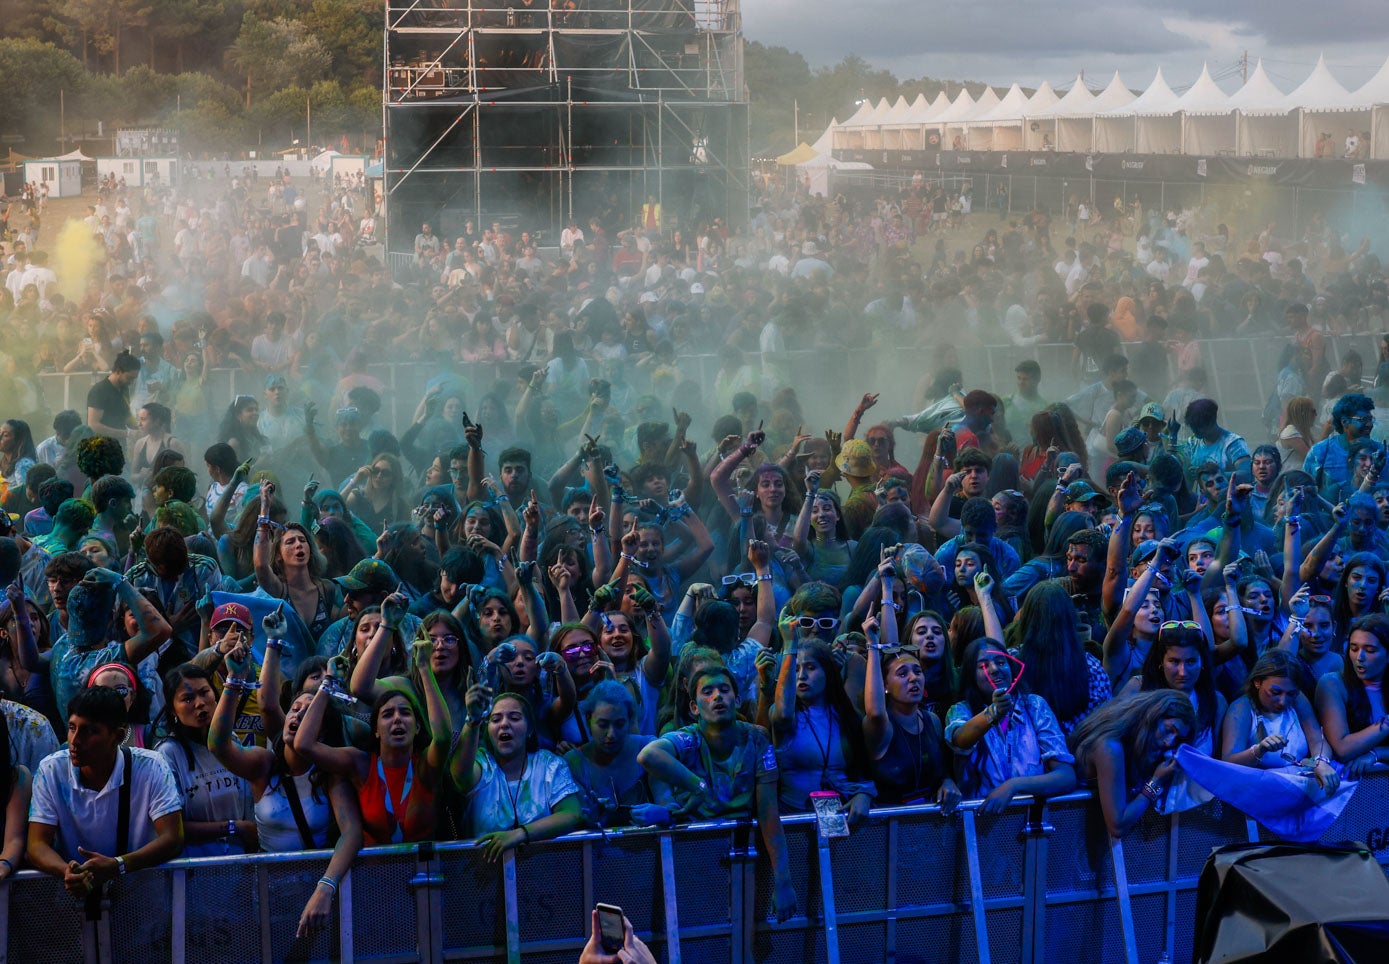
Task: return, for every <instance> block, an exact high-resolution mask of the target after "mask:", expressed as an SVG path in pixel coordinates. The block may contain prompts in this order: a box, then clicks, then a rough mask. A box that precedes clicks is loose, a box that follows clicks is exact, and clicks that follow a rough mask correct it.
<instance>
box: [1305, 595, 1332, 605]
mask: <svg viewBox="0 0 1389 964" xmlns="http://www.w3.org/2000/svg"><path fill="white" fill-rule="evenodd" d="M1307 601H1308V602H1310V603H1311V604H1312V605H1314V606H1330V605H1331V597H1330V596H1309V597H1308V599H1307Z"/></svg>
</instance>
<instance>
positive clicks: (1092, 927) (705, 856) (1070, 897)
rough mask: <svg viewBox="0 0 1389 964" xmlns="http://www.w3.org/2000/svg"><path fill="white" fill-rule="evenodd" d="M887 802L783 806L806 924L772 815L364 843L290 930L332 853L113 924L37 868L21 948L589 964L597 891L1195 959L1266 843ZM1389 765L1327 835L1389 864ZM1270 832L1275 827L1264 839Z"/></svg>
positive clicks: (22, 912)
mask: <svg viewBox="0 0 1389 964" xmlns="http://www.w3.org/2000/svg"><path fill="white" fill-rule="evenodd" d="M977 806H978V803H977V802H976V803H971V804H968V805H966V806H964V807H962V808H961V810H960V812H959V813H958V814H957V815H956V816H954V817H949V818H946V817H942V815H941V814H940V811H939V808H937V807H934V806H930V807H899V808H889V809H882V810H875V811H874V812H873V815H872V816H871V817H870V818H869V820H868V821H867V822H866V823H865V824H864V825H862V826H860V827H858V828H856V829H855V830H854V833H853V835H852V836H851V837H849V838H847V839H839V840H834V841H828V842H826V841H823V840H820V839H819V836H818V834H817V832H816V826H815V821H814V819H813V817H811V816H809V815H804V814H802V815H796V816H791V817H787V818H785V819H784V821H783V822H784V823H785V826H786V841H787V846H788V848H789V852H790V859H791V866H792V875H793V879H794V883H795V888H796V896H797V902H798V907H799V913H798V916H796V917H795V918H793V919H792V920H790V921H788V922H786V923H784V924H783V923H776V922H774V921H772V920H771V919H770V910H771V878H770V869H769V867H768V865H767V862H766V860H765V859H764V858H762V857H761V855H760V854H759V853H758V841H759V839H760V838H759V836H758V833H757V828H756V827H755V826H752V825H751V824H748V823H729V822H719V823H706V824H694V825H691V826H689V827H681V828H678V829H676V830H673V831H657V830H629V831H623V832H617V833H608V834H602V833H593V832H587V833H580V834H573V835H571V836H568V837H564V838H562V839H560V840H556V841H551V842H548V843H543V844H536V845H533V846H529V847H526V848H523V849H522V850H520V851H518V852H516V853H515V854H509V855H508V856H507V857H506V858H505V860H504V861H503V863H502V865H501V867H500V868H498V867H496V866H494V865H491V864H488V863H486V862H485V861H483V859H482V856H481V852H480V851H479V850H478V848H477V847H476V846H474V845H472V844H471V843H469V842H465V841H460V842H452V843H440V844H431V843H425V844H419V845H401V846H394V847H380V848H372V849H369V850H365V851H363V852H362V856H361V857H360V858H359V859H358V861H357V865H356V866H355V867H354V869H353V870H352V872H351V873H350V874H349V875H348V876H347V877H346V878H345V879H344V880H343V882H342V884H341V888H340V893H339V898H338V908H337V913H336V914H335V916H334V924H333V926H332V927H331V928H329V929H328V931H327V932H326V933H323V934H321V935H319V936H318V937H316V938H314V939H313V940H298V939H296V938H295V936H294V935H295V930H296V928H297V925H298V920H299V915H300V912H301V911H302V909H303V906H304V903H305V901H307V900H308V897H309V895H310V893H311V892H312V890H313V888H314V886H315V884H316V882H317V880H318V877H319V875H320V874H321V873H322V871H323V867H324V866H325V865H326V863H327V858H328V854H327V852H319V853H289V854H254V855H243V856H228V857H208V858H199V859H193V860H178V861H174V862H172V863H170V864H168V865H166V866H164V867H161V868H158V869H156V870H150V871H145V872H142V873H139V874H134V875H131V876H130V877H128V878H124V879H122V880H121V881H119V882H118V884H116V885H115V886H114V887H113V890H112V893H111V894H110V896H109V898H108V900H107V901H105V902H104V905H103V907H102V913H101V915H100V918H99V919H98V920H96V921H93V922H88V921H85V920H84V919H83V913H82V905H81V903H80V902H78V901H76V900H75V899H73V898H71V897H69V896H68V895H67V893H66V892H64V890H63V889H62V885H61V883H60V882H59V881H57V880H55V879H53V878H50V877H46V876H43V875H41V874H37V873H35V872H32V871H26V872H23V873H20V874H19V875H17V876H16V877H14V878H13V879H12V881H11V882H9V883H8V884H6V885H0V886H3V889H4V892H5V896H6V898H7V899H6V900H3V901H0V949H5V950H7V951H8V955H9V956H8V958H6V957H0V962H3V960H6V959H13V960H16V961H30V960H38V959H42V960H44V961H52V962H64V964H66V962H73V964H113V962H116V964H124V962H127V961H138V962H142V964H143V962H168V964H185V962H187V961H198V962H203V961H208V962H213V961H215V962H229V964H240V962H248V964H262V962H263V964H268V962H272V961H285V960H337V961H344V962H348V964H351V962H353V961H356V960H363V961H365V960H370V961H407V960H422V961H430V962H440V961H444V960H487V961H492V960H501V959H506V960H507V961H510V962H516V961H521V960H523V959H524V960H525V961H526V962H527V964H529V962H533V961H539V962H546V964H548V962H555V964H559V962H565V964H572V962H573V961H575V960H576V959H577V958H578V954H579V951H580V949H581V948H582V947H583V945H584V942H585V940H586V939H587V933H588V926H589V909H590V908H592V906H593V904H594V902H595V901H600V900H601V901H604V902H606V903H611V904H617V905H619V906H621V907H622V908H623V910H624V911H625V912H626V914H627V916H628V918H630V919H631V921H632V925H633V927H634V928H635V929H636V931H637V933H638V934H640V935H641V936H642V938H643V939H644V940H646V941H647V943H648V944H649V945H650V946H651V948H652V950H653V952H655V954H656V955H657V958H658V959H661V960H668V961H670V962H671V964H681V962H682V961H685V962H704V961H720V962H722V961H729V962H733V964H744V962H752V961H757V962H763V961H796V962H799V961H825V962H828V964H841V962H859V961H863V962H870V961H876V962H881V961H883V960H898V961H937V960H939V961H944V960H950V961H955V960H963V961H970V960H978V961H980V962H981V964H1013V962H1016V964H1040V962H1043V961H1048V960H1050V961H1066V962H1073V961H1076V962H1088V961H1094V962H1109V961H1141V962H1145V964H1146V962H1151V961H1156V960H1158V959H1159V957H1160V956H1161V955H1163V954H1166V955H1167V956H1168V958H1169V959H1171V960H1176V961H1181V960H1190V958H1191V948H1192V939H1193V926H1194V918H1195V911H1196V885H1197V880H1198V878H1199V876H1200V873H1201V869H1202V867H1203V866H1204V864H1205V861H1206V858H1207V857H1208V856H1209V855H1210V852H1211V850H1212V849H1213V848H1215V847H1219V846H1222V845H1224V844H1227V843H1232V842H1237V841H1245V840H1251V839H1258V836H1259V834H1260V831H1259V828H1257V827H1256V826H1255V825H1254V824H1253V823H1252V822H1250V821H1247V820H1246V819H1245V817H1244V816H1243V815H1242V814H1240V813H1238V812H1237V811H1235V810H1234V809H1233V808H1231V807H1227V806H1223V805H1221V804H1220V803H1218V802H1217V803H1214V804H1208V805H1206V806H1204V807H1201V808H1199V809H1196V810H1191V811H1187V812H1186V813H1182V814H1179V815H1176V816H1172V817H1164V816H1161V815H1158V814H1153V813H1149V814H1148V815H1147V816H1146V817H1145V818H1144V820H1143V822H1142V823H1141V824H1140V825H1139V826H1138V827H1137V828H1135V829H1134V830H1133V831H1131V832H1130V833H1129V835H1128V836H1126V837H1125V838H1124V839H1123V840H1122V841H1120V842H1112V841H1111V840H1110V839H1109V837H1108V834H1107V833H1106V832H1105V828H1104V823H1103V821H1102V820H1100V819H1099V814H1098V813H1097V810H1096V803H1095V801H1094V800H1093V798H1091V797H1090V795H1089V794H1072V795H1070V796H1066V797H1060V798H1057V799H1055V800H1052V801H1048V802H1047V803H1045V804H1038V803H1033V802H1030V801H1024V802H1020V803H1017V804H1015V805H1013V806H1011V807H1009V808H1008V809H1007V810H1005V811H1004V812H1003V813H1001V814H985V813H980V812H978V811H977V809H976V808H977ZM1386 813H1389V770H1383V769H1381V770H1380V772H1377V773H1375V774H1372V775H1371V776H1369V777H1367V778H1366V779H1365V780H1364V781H1363V782H1362V784H1361V786H1360V788H1359V789H1358V790H1357V791H1356V795H1355V797H1354V798H1352V800H1351V802H1350V805H1349V806H1348V807H1347V808H1346V811H1345V813H1344V814H1343V815H1342V816H1341V818H1340V819H1339V820H1338V821H1337V822H1336V824H1334V825H1333V826H1332V827H1331V829H1330V830H1329V831H1328V832H1327V833H1326V834H1325V835H1324V836H1323V838H1322V839H1323V840H1324V841H1327V842H1334V841H1341V840H1347V839H1353V840H1357V841H1360V842H1362V843H1364V844H1365V845H1366V846H1368V847H1369V848H1370V849H1371V850H1372V851H1373V852H1374V855H1375V857H1376V858H1377V859H1378V860H1379V862H1380V863H1381V864H1382V865H1385V867H1386V872H1389V818H1386V816H1385V814H1386ZM1265 835H1266V834H1265Z"/></svg>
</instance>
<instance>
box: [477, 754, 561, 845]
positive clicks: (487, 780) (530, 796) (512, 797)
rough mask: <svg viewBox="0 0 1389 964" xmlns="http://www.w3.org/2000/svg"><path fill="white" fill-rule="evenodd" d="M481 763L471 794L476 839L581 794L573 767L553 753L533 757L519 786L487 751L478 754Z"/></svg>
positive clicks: (529, 817)
mask: <svg viewBox="0 0 1389 964" xmlns="http://www.w3.org/2000/svg"><path fill="white" fill-rule="evenodd" d="M477 762H478V766H479V767H480V768H481V770H482V774H481V776H480V777H479V778H478V781H477V785H476V786H475V787H473V789H472V792H471V793H469V794H468V797H469V801H470V806H469V811H470V813H471V815H472V825H473V834H472V835H473V836H474V837H480V836H482V835H483V834H485V833H491V832H492V831H494V830H511V829H513V828H515V827H519V826H520V825H521V824H523V823H530V822H531V821H532V820H536V819H539V818H540V817H543V816H545V815H546V814H548V813H551V812H552V811H553V809H554V806H555V804H557V803H559V802H560V801H561V800H563V799H565V798H566V797H572V796H574V795H576V794H577V793H578V792H579V787H578V785H577V784H576V783H575V782H574V775H573V773H571V772H570V770H569V764H567V763H565V762H564V760H563V759H561V758H560V757H558V756H556V755H555V754H553V753H551V752H550V751H549V750H537V751H536V752H535V753H531V754H529V755H528V756H527V758H526V769H525V772H524V773H522V774H521V779H520V780H518V781H516V782H515V783H510V782H508V781H507V779H506V775H505V774H503V773H502V770H501V768H500V767H499V766H497V762H496V761H495V760H493V759H492V754H491V753H489V752H487V750H486V749H482V750H479V751H478V755H477Z"/></svg>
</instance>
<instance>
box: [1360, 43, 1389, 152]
mask: <svg viewBox="0 0 1389 964" xmlns="http://www.w3.org/2000/svg"><path fill="white" fill-rule="evenodd" d="M1351 102H1352V103H1354V104H1356V105H1357V106H1360V107H1368V108H1369V109H1370V131H1371V135H1370V144H1371V154H1370V156H1371V157H1389V60H1386V61H1385V62H1384V66H1383V67H1381V68H1379V72H1378V73H1376V74H1375V75H1374V76H1373V77H1371V78H1370V79H1369V80H1367V81H1366V82H1365V86H1363V87H1361V88H1360V89H1359V90H1357V91H1356V92H1355V93H1353V94H1351Z"/></svg>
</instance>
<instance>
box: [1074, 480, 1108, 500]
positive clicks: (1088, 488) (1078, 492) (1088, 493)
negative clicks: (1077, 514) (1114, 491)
mask: <svg viewBox="0 0 1389 964" xmlns="http://www.w3.org/2000/svg"><path fill="white" fill-rule="evenodd" d="M1098 498H1101V495H1100V494H1099V493H1098V492H1096V491H1095V487H1094V486H1092V485H1091V484H1090V483H1089V482H1086V481H1084V480H1083V479H1082V480H1081V481H1079V482H1072V483H1071V484H1070V485H1068V486H1066V501H1067V502H1090V501H1092V500H1094V499H1098Z"/></svg>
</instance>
